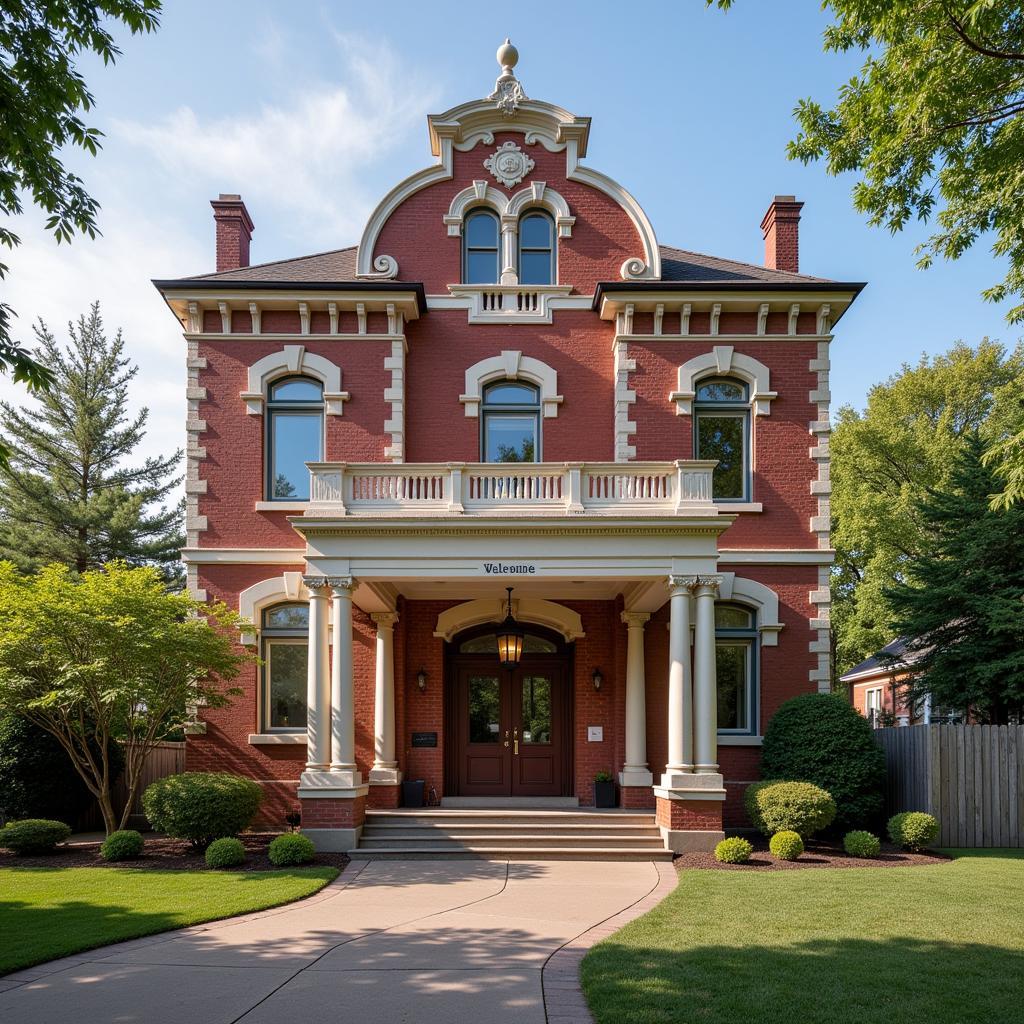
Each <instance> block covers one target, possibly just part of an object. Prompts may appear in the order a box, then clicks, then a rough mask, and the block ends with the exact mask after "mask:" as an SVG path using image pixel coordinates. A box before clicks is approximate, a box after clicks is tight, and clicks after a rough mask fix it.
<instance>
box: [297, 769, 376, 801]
mask: <svg viewBox="0 0 1024 1024" xmlns="http://www.w3.org/2000/svg"><path fill="white" fill-rule="evenodd" d="M366 790H367V787H366V785H365V784H364V782H363V776H362V773H361V772H360V771H359V770H358V769H348V768H345V769H342V770H340V771H334V770H331V771H322V770H315V771H312V770H307V771H304V772H303V773H302V774H301V775H300V776H299V799H300V800H301V799H302V798H303V797H305V798H309V797H323V798H325V799H339V798H340V799H353V798H355V797H359V796H366Z"/></svg>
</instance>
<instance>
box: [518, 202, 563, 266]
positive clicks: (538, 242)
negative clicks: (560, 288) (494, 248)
mask: <svg viewBox="0 0 1024 1024" xmlns="http://www.w3.org/2000/svg"><path fill="white" fill-rule="evenodd" d="M556 260H557V254H556V251H555V222H554V221H553V220H552V219H551V216H550V214H548V213H546V212H545V211H543V210H536V209H534V210H527V211H526V213H524V214H523V216H522V217H521V218H520V220H519V283H520V284H554V283H555V278H556V267H557V263H556Z"/></svg>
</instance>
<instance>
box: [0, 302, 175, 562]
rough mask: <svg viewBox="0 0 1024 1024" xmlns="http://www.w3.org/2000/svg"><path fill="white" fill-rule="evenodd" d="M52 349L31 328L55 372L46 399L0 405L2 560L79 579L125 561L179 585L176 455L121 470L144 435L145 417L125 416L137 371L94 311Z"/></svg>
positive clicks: (48, 337) (48, 339)
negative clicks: (56, 565) (4, 449)
mask: <svg viewBox="0 0 1024 1024" xmlns="http://www.w3.org/2000/svg"><path fill="white" fill-rule="evenodd" d="M68 333H69V337H70V342H69V344H68V345H67V347H63V346H61V345H59V344H58V342H57V341H56V339H55V338H54V336H53V334H52V333H51V332H50V330H49V329H48V328H47V326H46V325H45V324H44V323H43V322H42V320H40V321H39V324H38V325H37V326H36V327H35V334H36V340H37V346H36V349H35V356H36V358H37V359H38V360H40V361H41V362H42V363H43V364H44V365H46V366H48V367H49V368H50V369H51V370H52V371H53V374H54V378H55V380H54V384H53V386H52V387H51V388H50V390H49V391H48V392H44V393H39V394H37V395H36V396H35V398H34V406H32V407H26V408H23V409H18V408H15V407H14V406H12V405H9V404H8V403H6V402H4V403H0V433H2V435H3V439H4V441H5V442H6V443H7V445H8V446H9V448H10V450H11V456H10V462H9V465H7V466H6V467H4V466H0V559H8V560H10V561H12V562H14V563H15V565H17V566H18V567H19V568H20V569H22V570H24V571H33V570H36V569H38V568H40V567H41V566H42V565H45V564H46V563H48V562H60V563H63V564H64V565H67V566H69V567H70V568H71V569H73V570H74V571H75V572H77V573H82V572H85V571H86V570H87V569H90V568H96V567H99V566H102V565H103V564H105V563H106V562H109V561H114V560H121V561H124V562H126V563H128V564H129V565H154V566H157V567H158V568H160V570H161V572H162V573H163V574H164V576H165V578H166V579H167V580H168V582H177V581H179V580H180V568H179V563H178V552H179V550H180V548H181V545H182V543H183V541H184V538H183V536H182V533H181V526H182V516H183V503H182V502H180V501H179V502H174V501H173V500H172V494H173V491H174V490H175V489H176V488H177V487H178V486H179V485H180V483H181V478H180V476H178V475H177V473H176V471H177V469H178V467H179V465H180V462H181V455H182V453H181V451H180V450H179V451H176V452H175V453H174V454H173V455H170V456H167V457H163V458H148V459H146V460H145V461H143V462H142V463H141V464H137V465H135V466H131V465H128V464H126V463H127V460H129V459H130V457H131V455H132V453H133V452H134V450H135V449H136V448H137V447H138V445H139V443H140V442H141V441H142V439H143V437H144V436H145V426H146V420H147V418H148V410H147V409H143V410H142V411H141V412H139V413H138V414H137V415H135V416H134V417H131V416H130V415H129V413H128V387H129V385H130V384H131V382H132V381H133V380H134V379H135V376H136V374H137V373H138V367H137V366H135V365H133V364H132V362H131V360H129V359H127V358H125V357H124V354H123V353H124V341H123V340H122V337H121V332H120V330H119V331H118V332H117V334H116V336H115V337H114V340H113V341H112V342H111V341H109V340H108V339H107V336H106V334H105V331H104V327H103V320H102V317H101V316H100V309H99V303H95V304H93V306H92V307H91V309H90V310H89V313H88V314H87V315H84V316H81V317H79V319H78V323H77V324H68Z"/></svg>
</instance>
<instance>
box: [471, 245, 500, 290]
mask: <svg viewBox="0 0 1024 1024" xmlns="http://www.w3.org/2000/svg"><path fill="white" fill-rule="evenodd" d="M465 283H466V284H497V283H498V254H497V252H482V251H479V250H477V251H475V252H467V253H466V281H465Z"/></svg>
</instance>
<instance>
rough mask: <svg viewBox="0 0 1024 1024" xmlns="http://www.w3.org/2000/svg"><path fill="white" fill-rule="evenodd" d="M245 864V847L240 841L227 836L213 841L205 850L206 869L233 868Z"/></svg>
mask: <svg viewBox="0 0 1024 1024" xmlns="http://www.w3.org/2000/svg"><path fill="white" fill-rule="evenodd" d="M244 863H245V847H244V846H243V845H242V840H241V839H234V838H233V837H231V836H227V837H225V838H224V839H214V841H213V842H212V843H210V845H209V846H208V847H207V848H206V866H207V867H208V868H235V867H238V865H239V864H244Z"/></svg>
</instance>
